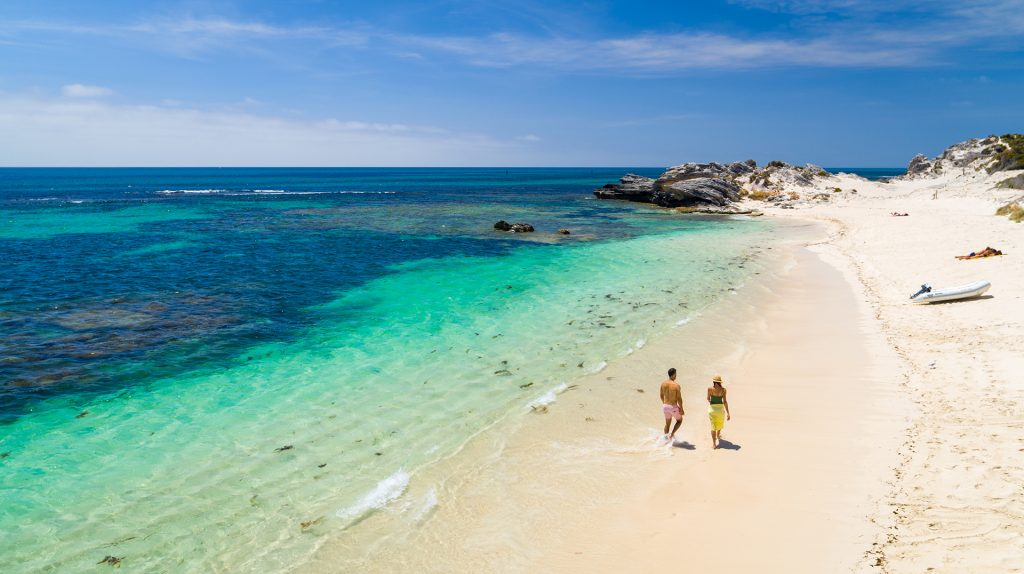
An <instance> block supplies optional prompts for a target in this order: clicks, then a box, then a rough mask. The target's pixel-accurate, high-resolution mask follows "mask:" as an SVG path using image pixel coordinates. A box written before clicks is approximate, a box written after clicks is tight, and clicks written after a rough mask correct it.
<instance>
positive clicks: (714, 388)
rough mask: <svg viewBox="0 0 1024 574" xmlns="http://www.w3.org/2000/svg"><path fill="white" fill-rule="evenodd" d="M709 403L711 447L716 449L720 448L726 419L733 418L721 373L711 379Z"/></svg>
mask: <svg viewBox="0 0 1024 574" xmlns="http://www.w3.org/2000/svg"><path fill="white" fill-rule="evenodd" d="M708 405H709V406H708V418H709V419H711V448H713V449H714V448H718V440H719V439H720V438H722V428H723V427H725V421H727V420H731V419H732V415H730V414H729V400H728V399H727V398H726V390H725V387H723V386H722V376H721V375H715V378H713V379H711V386H710V387H708Z"/></svg>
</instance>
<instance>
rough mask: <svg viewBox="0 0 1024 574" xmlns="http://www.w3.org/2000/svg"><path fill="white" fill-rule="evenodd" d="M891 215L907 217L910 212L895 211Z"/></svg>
mask: <svg viewBox="0 0 1024 574" xmlns="http://www.w3.org/2000/svg"><path fill="white" fill-rule="evenodd" d="M890 215H892V216H893V217H907V216H908V215H910V214H909V213H900V212H898V211H894V212H892V213H891V214H890Z"/></svg>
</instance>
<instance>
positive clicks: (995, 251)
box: [956, 247, 1003, 259]
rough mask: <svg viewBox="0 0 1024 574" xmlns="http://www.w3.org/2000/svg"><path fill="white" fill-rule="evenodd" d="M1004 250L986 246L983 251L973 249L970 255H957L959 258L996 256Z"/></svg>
mask: <svg viewBox="0 0 1024 574" xmlns="http://www.w3.org/2000/svg"><path fill="white" fill-rule="evenodd" d="M1002 254H1003V252H1002V251H1000V250H998V249H992V248H991V247H986V248H984V249H982V250H981V251H971V252H970V253H969V254H968V255H957V256H956V258H957V259H979V258H981V257H994V256H996V255H1002Z"/></svg>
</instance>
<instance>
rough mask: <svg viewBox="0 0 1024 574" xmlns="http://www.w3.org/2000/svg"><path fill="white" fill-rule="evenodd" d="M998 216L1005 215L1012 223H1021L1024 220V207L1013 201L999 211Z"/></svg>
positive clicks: (997, 211)
mask: <svg viewBox="0 0 1024 574" xmlns="http://www.w3.org/2000/svg"><path fill="white" fill-rule="evenodd" d="M996 215H1005V216H1006V217H1009V218H1010V221H1016V222H1017V223H1020V222H1021V221H1022V220H1024V207H1021V205H1020V203H1018V202H1016V201H1011V202H1010V203H1007V204H1006V205H1004V206H1002V207H1000V208H999V209H997V210H996Z"/></svg>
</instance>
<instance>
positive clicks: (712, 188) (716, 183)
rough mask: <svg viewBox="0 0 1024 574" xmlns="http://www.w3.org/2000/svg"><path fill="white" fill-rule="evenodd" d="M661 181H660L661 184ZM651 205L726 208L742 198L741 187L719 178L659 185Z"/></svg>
mask: <svg viewBox="0 0 1024 574" xmlns="http://www.w3.org/2000/svg"><path fill="white" fill-rule="evenodd" d="M660 181H661V180H659V182H660ZM657 187H658V188H657V189H656V190H655V192H654V194H653V195H652V196H651V203H654V204H655V205H660V206H662V207H690V206H694V205H716V206H719V207H721V206H725V205H728V204H729V203H731V202H733V201H738V200H739V198H740V186H738V185H736V184H735V183H734V182H732V181H730V180H727V179H722V178H718V177H698V178H693V179H684V180H681V181H675V182H672V183H670V184H668V185H658V186H657Z"/></svg>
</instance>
